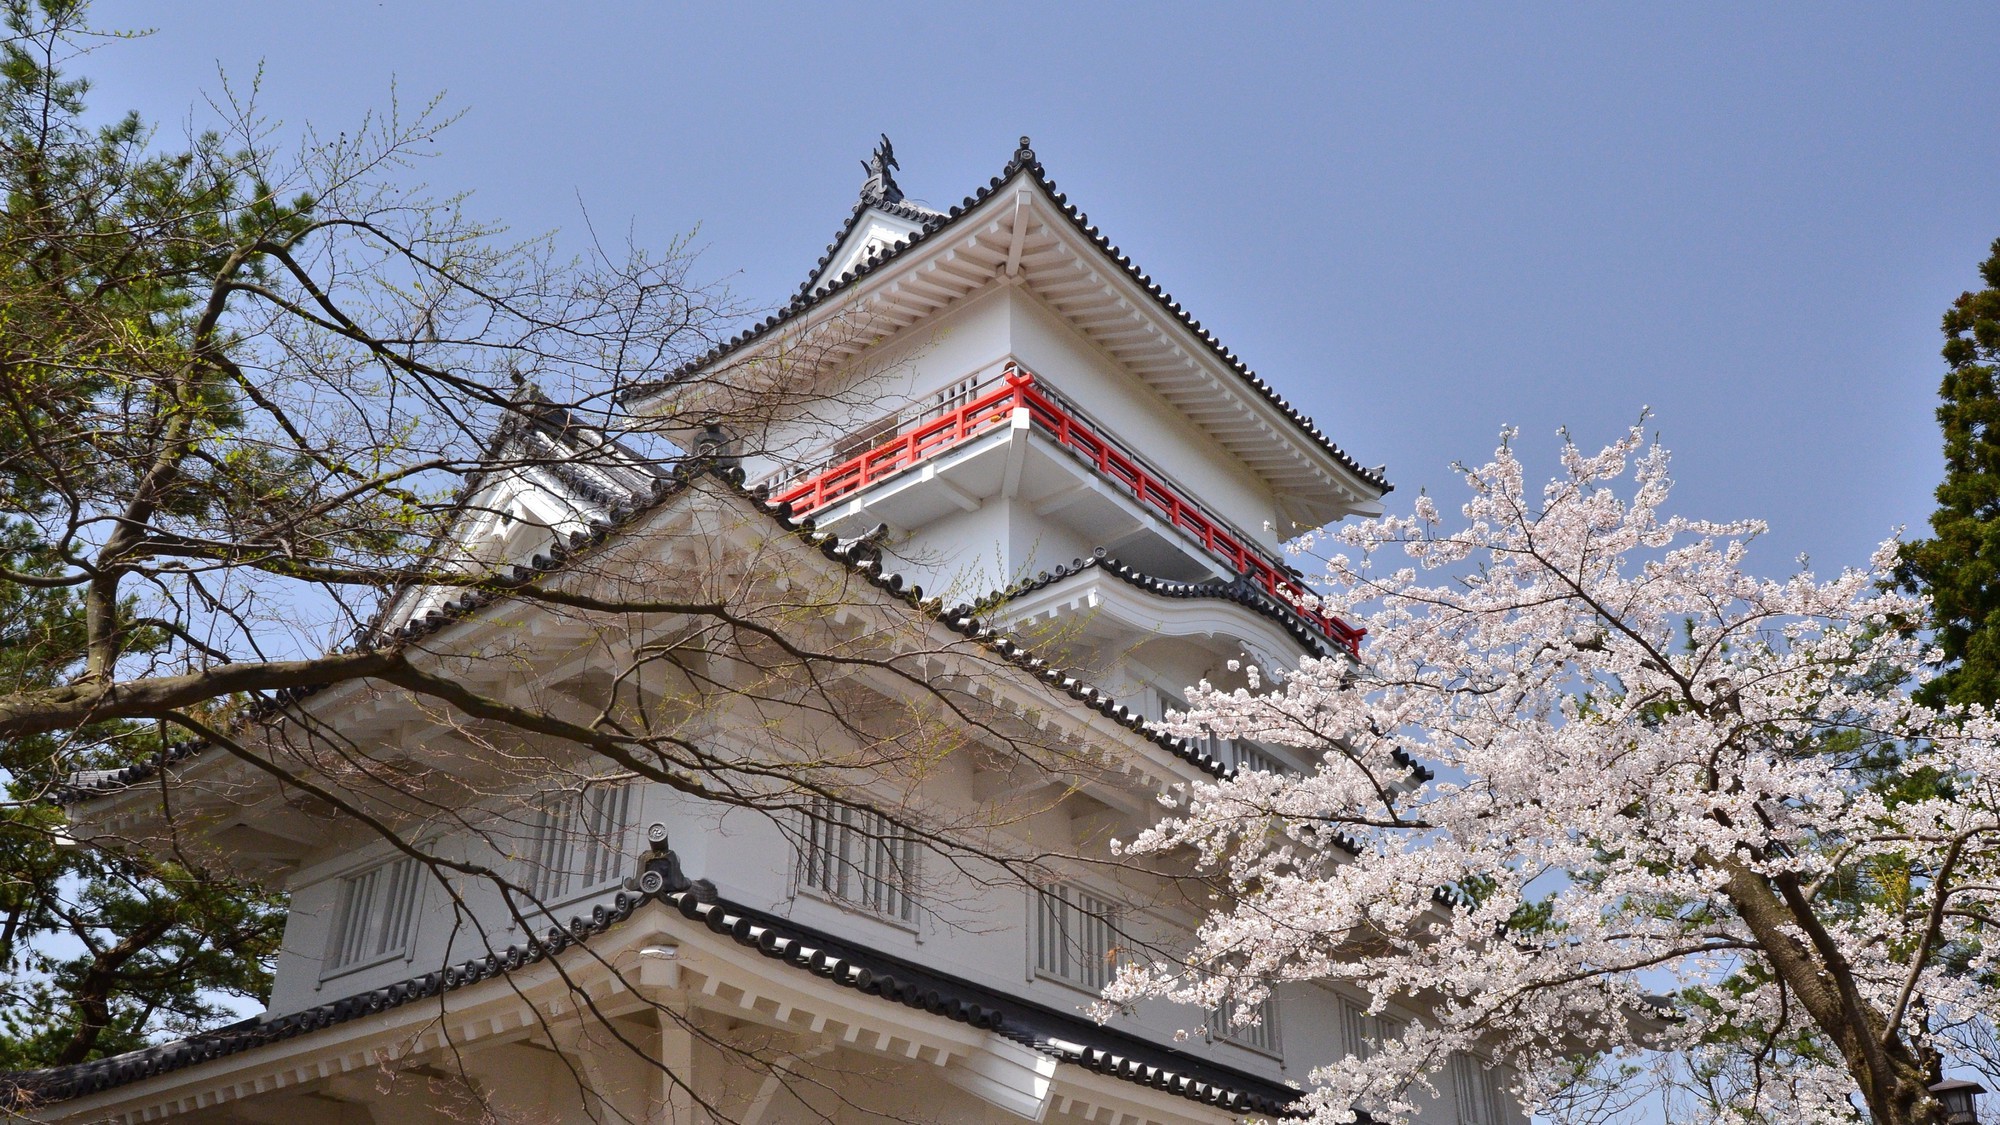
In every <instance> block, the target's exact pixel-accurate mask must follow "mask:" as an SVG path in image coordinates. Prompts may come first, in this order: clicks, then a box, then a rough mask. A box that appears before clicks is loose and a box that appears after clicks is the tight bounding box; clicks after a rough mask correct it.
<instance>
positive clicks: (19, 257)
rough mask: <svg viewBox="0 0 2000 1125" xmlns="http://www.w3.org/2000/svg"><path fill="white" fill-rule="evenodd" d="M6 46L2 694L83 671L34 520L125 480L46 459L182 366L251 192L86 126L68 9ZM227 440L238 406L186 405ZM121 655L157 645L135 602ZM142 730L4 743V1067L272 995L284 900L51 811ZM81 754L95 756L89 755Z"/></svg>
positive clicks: (128, 124) (10, 34)
mask: <svg viewBox="0 0 2000 1125" xmlns="http://www.w3.org/2000/svg"><path fill="white" fill-rule="evenodd" d="M4 17H5V25H6V41H5V42H4V44H0V184H4V190H5V197H4V202H0V340H4V345H0V395H4V396H5V397H6V402H7V409H5V410H0V571H4V572H5V573H6V574H7V575H8V577H9V579H10V580H9V581H6V582H4V583H0V691H8V692H18V691H28V690H35V689H38V688H46V687H50V686H53V685H56V684H59V683H62V682H64V681H65V679H66V678H68V677H70V676H72V675H74V674H76V672H77V670H78V669H79V668H80V667H81V666H82V664H83V663H84V659H85V652H86V644H85V634H86V628H87V625H86V618H87V612H86V606H85V597H86V595H85V594H84V592H83V591H82V590H81V589H80V588H79V587H78V586H76V585H73V584H60V585H58V584H47V585H45V584H41V583H40V582H38V581H37V579H54V578H56V577H57V576H58V575H60V574H61V572H62V571H63V569H64V567H65V559H64V557H63V555H62V552H61V550H60V549H59V548H58V547H57V546H56V545H55V544H53V543H51V542H50V541H49V540H48V539H47V537H46V536H45V535H44V534H43V532H42V527H41V526H40V525H38V524H37V522H35V520H34V519H33V518H32V517H34V516H37V515H46V514H48V513H49V512H51V511H53V510H58V509H60V508H61V507H62V506H63V505H64V504H65V502H66V499H67V498H68V497H72V496H74V495H76V494H77V493H79V492H81V491H85V490H88V489H91V488H98V487H103V486H104V484H105V483H106V482H105V481H102V480H98V481H93V480H90V479H88V478H89V477H90V476H92V475H98V474H101V475H103V476H106V477H109V476H115V475H116V474H117V473H118V471H119V465H118V459H117V458H116V456H115V455H114V451H113V450H111V449H109V448H104V449H100V450H98V451H97V453H96V455H93V456H88V457H81V456H80V457H73V458H69V459H67V463H68V464H72V465H74V466H75V468H76V469H77V470H78V472H77V473H75V474H65V475H63V476H60V477H59V476H56V475H53V474H49V473H45V472H37V471H34V467H35V466H37V465H46V464H48V463H49V461H48V459H46V458H37V457H34V456H29V455H26V454H27V451H29V450H30V449H33V448H43V449H46V448H47V447H49V446H51V445H62V444H66V443H73V442H74V443H90V442H96V441H104V440H106V439H113V440H115V435H109V434H105V433H103V432H102V431H101V430H100V431H97V432H92V429H91V428H90V427H88V426H86V425H83V424H81V411H80V410H79V408H80V407H81V406H82V405H83V404H86V403H89V402H91V401H92V400H93V399H96V398H99V397H101V396H104V395H107V394H114V393H117V391H118V388H119V387H120V385H121V384H123V385H125V386H127V387H130V386H132V385H133V380H131V378H130V376H131V371H130V367H131V365H132V364H134V363H135V362H137V363H144V362H147V361H149V360H151V361H156V362H170V361H171V360H170V356H171V353H172V352H173V351H174V350H176V348H178V347H179V346H181V345H180V344H179V342H178V341H179V340H180V339H181V337H182V333H181V332H180V328H181V326H182V325H183V323H184V322H185V319H186V317H187V315H188V311H189V308H190V306H191V305H192V303H193V300H194V297H195V295H196V293H197V290H196V289H195V288H193V286H192V284H191V283H192V282H195V281H198V280H199V279H200V278H201V277H202V276H203V274H204V271H208V270H212V269H213V268H214V267H215V266H216V265H217V264H218V263H217V262H216V260H215V258H216V255H217V254H218V253H226V252H227V240H224V239H216V238H214V237H212V234H213V233H214V232H212V231H206V230H204V229H203V227H204V226H205V225H207V224H211V223H213V222H214V219H213V216H215V215H217V214H222V213H227V211H226V209H225V208H226V205H227V204H228V203H229V202H230V201H231V200H233V199H234V198H236V197H239V196H240V195H241V194H243V193H244V192H245V191H246V190H249V191H254V190H255V185H254V184H252V185H246V184H242V183H240V182H238V179H239V178H238V177H237V176H235V175H233V174H232V173H231V172H229V171H228V167H229V166H228V164H227V162H226V161H224V160H222V159H219V158H220V157H221V156H222V155H223V154H222V153H221V152H220V150H219V148H218V146H217V145H216V144H215V142H214V140H213V138H204V139H201V140H199V141H197V142H196V144H195V145H193V146H192V147H191V148H190V149H188V150H186V151H181V152H173V153H166V154H159V153H153V152H149V151H148V141H149V135H148V133H147V130H146V128H145V126H144V124H143V123H142V122H141V121H140V119H139V118H138V117H136V116H126V117H124V118H122V119H119V120H116V121H114V122H112V123H111V124H109V125H105V126H103V127H100V128H95V129H93V128H91V127H89V126H88V125H87V124H86V123H85V120H84V115H85V106H84V95H85V93H86V91H87V88H88V87H87V85H86V84H85V83H84V82H82V81H80V80H75V79H70V78H67V77H65V76H64V75H63V74H61V73H60V72H59V70H58V68H57V66H56V62H57V60H58V57H59V52H60V51H62V50H63V49H64V45H65V44H66V43H67V42H68V41H69V37H70V36H71V35H72V34H74V33H76V32H78V31H80V30H82V23H81V17H82V11H81V6H80V5H78V4H75V3H71V2H67V0H41V2H40V3H30V2H28V0H10V2H9V3H7V4H6V6H5V8H4ZM189 405H190V407H191V408H192V409H193V410H198V411H200V412H201V414H202V417H203V424H204V425H206V426H211V427H226V426H228V425H229V424H230V410H229V404H228V402H227V399H226V398H225V397H224V396H221V395H217V394H209V395H207V396H205V398H204V399H202V400H198V401H193V402H190V404H189ZM111 628H113V629H114V630H116V631H117V632H119V633H121V634H122V635H123V641H122V645H121V648H122V649H123V650H124V651H126V652H129V653H133V654H137V655H142V656H143V655H144V654H146V653H148V652H150V651H154V650H157V649H158V648H159V647H160V643H161V639H162V638H161V637H160V635H159V633H158V630H157V628H155V627H152V626H148V625H145V624H143V623H141V622H138V621H135V620H134V619H133V614H132V606H131V603H130V602H129V600H128V601H127V602H126V603H125V604H123V605H122V606H120V607H119V608H118V610H117V611H116V616H115V618H114V620H113V622H112V624H111ZM158 741H159V739H158V736H157V734H156V733H155V732H154V731H153V730H152V729H151V728H150V727H148V726H146V725H144V724H135V723H131V722H118V723H102V724H90V725H88V726H85V727H82V728H78V729H76V730H71V731H66V732H62V733H61V734H60V735H56V734H39V735H28V736H23V737H16V738H10V739H6V740H4V741H0V775H4V778H5V788H6V797H7V798H8V800H7V801H6V803H5V805H4V807H0V980H4V984H3V985H0V1069H17V1068H24V1067H33V1066H43V1065H53V1064H63V1063H72V1062H81V1061H85V1060H87V1059H91V1058H95V1057H99V1056H102V1055H105V1054H110V1053H116V1052H118V1051H123V1050H130V1049H132V1048H133V1047H136V1046H141V1045H143V1044H144V1043H146V1042H147V1041H148V1040H149V1039H150V1038H153V1037H156V1036H158V1035H160V1034H163V1033H170V1032H185V1031H188V1030H192V1029H195V1028H197V1027H200V1026H204V1025H207V1024H211V1023H213V1022H214V1021H215V1020H216V1019H218V1018H220V1017H222V1016H224V1015H226V1014H227V1013H228V1011H229V1008H228V1007H227V1005H226V1002H227V1001H228V1000H229V999H230V998H240V999H247V1000H252V1001H255V1000H261V998H262V995H263V993H264V991H265V990H266V988H267V987H268V983H269V967H270V960H271V958H272V956H273V955H274V954H275V952H276V946H277V941H278V938H279V936H280V933H281V929H282V923H283V915H282V912H281V911H280V910H279V909H278V904H277V902H276V901H275V900H274V899H273V898H271V897H270V896H267V895H264V894H260V893H255V892H252V891H250V890H249V889H247V888H244V887H241V886H237V885H235V884H232V883H230V882H228V881H226V880H221V879H218V878H216V877H215V876H213V875H212V874H209V873H207V872H204V871H201V870H199V869H198V868H197V867H195V866H191V865H187V864H181V863H163V862H161V861H159V860H157V859H154V858H150V857H147V856H143V855H140V854H137V853H130V854H128V853H125V852H121V851H114V850H109V849H104V848H93V847H83V846H78V845H77V844H76V843H75V842H74V841H72V840H70V839H69V837H68V835H67V833H66V832H65V828H64V822H63V817H62V814H61V811H60V809H58V808H57V807H56V806H54V805H53V804H51V803H50V801H49V797H50V796H51V794H52V793H53V792H54V791H55V789H56V787H57V786H58V785H59V784H60V783H61V782H62V780H63V778H64V776H65V775H66V774H67V773H68V772H69V771H71V770H74V769H76V768H79V767H90V766H100V767H101V766H117V765H123V764H126V763H127V762H129V761H130V760H132V759H133V757H135V756H137V755H140V754H143V753H146V752H148V751H149V750H151V749H153V748H155V747H157V745H158ZM80 748H81V749H80Z"/></svg>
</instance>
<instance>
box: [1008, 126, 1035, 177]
mask: <svg viewBox="0 0 2000 1125" xmlns="http://www.w3.org/2000/svg"><path fill="white" fill-rule="evenodd" d="M1034 162H1035V150H1034V149H1033V148H1032V147H1031V146H1030V145H1029V144H1028V135H1027V134H1026V133H1023V134H1021V147H1019V148H1017V149H1015V150H1014V159H1013V160H1011V161H1009V162H1008V167H1010V168H1014V169H1019V168H1026V167H1027V166H1028V165H1030V164H1033V163H1034Z"/></svg>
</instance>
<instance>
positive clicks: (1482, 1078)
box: [1451, 1054, 1508, 1125]
mask: <svg viewBox="0 0 2000 1125" xmlns="http://www.w3.org/2000/svg"><path fill="white" fill-rule="evenodd" d="M1451 1084H1452V1088H1453V1090H1454V1092H1455V1093H1456V1094H1457V1101H1458V1122H1459V1125H1506V1122H1507V1109H1508V1097H1507V1091H1506V1088H1505V1084H1504V1083H1503V1082H1502V1081H1501V1078H1500V1072H1499V1071H1498V1070H1497V1069H1495V1068H1493V1067H1491V1066H1489V1065H1487V1063H1486V1062H1485V1061H1484V1060H1483V1059H1480V1058H1478V1057H1477V1056H1474V1055H1467V1054H1457V1055H1453V1056H1452V1057H1451Z"/></svg>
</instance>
